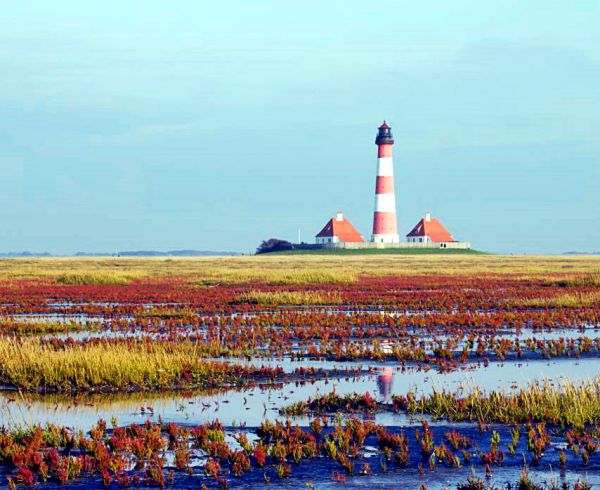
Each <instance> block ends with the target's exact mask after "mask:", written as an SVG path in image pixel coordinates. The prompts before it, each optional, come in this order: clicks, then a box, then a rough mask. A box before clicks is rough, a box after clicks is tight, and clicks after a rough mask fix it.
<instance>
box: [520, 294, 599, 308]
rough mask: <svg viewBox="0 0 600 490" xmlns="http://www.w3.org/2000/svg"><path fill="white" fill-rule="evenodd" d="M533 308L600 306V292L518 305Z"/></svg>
mask: <svg viewBox="0 0 600 490" xmlns="http://www.w3.org/2000/svg"><path fill="white" fill-rule="evenodd" d="M518 304H519V305H521V306H528V307H531V308H565V307H566V308H568V307H572V308H577V307H585V306H594V305H597V304H600V291H593V292H589V293H583V292H574V293H565V294H560V295H558V296H549V297H547V298H531V299H525V300H523V301H520V302H519V303H518Z"/></svg>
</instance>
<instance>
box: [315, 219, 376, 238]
mask: <svg viewBox="0 0 600 490" xmlns="http://www.w3.org/2000/svg"><path fill="white" fill-rule="evenodd" d="M334 236H336V237H338V238H339V240H340V242H344V243H356V242H364V241H365V240H364V238H363V236H362V235H361V234H360V233H359V232H358V231H357V230H356V228H354V226H352V223H350V221H348V219H347V218H346V217H345V216H343V217H342V220H341V221H338V220H337V218H336V217H335V216H334V217H333V218H331V219H330V220H329V221H328V222H327V223H326V224H325V226H324V227H323V229H322V230H321V231H320V232H319V233H318V234H317V237H318V238H323V237H334Z"/></svg>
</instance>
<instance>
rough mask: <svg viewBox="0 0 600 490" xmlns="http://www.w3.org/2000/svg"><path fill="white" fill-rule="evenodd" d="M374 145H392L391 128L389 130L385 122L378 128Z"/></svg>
mask: <svg viewBox="0 0 600 490" xmlns="http://www.w3.org/2000/svg"><path fill="white" fill-rule="evenodd" d="M375 144H376V145H393V144H394V135H393V134H392V128H390V127H389V126H388V125H387V123H386V122H385V121H383V124H382V125H381V126H379V133H377V138H375Z"/></svg>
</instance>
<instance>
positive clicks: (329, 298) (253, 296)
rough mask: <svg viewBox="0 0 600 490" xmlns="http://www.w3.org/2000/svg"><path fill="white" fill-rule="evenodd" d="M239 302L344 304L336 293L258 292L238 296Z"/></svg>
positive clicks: (253, 291)
mask: <svg viewBox="0 0 600 490" xmlns="http://www.w3.org/2000/svg"><path fill="white" fill-rule="evenodd" d="M237 301H239V302H242V303H254V304H261V305H274V306H278V305H337V304H340V303H341V302H342V297H341V295H340V293H338V292H334V291H257V290H251V291H248V292H247V293H244V294H241V295H240V296H238V298H237Z"/></svg>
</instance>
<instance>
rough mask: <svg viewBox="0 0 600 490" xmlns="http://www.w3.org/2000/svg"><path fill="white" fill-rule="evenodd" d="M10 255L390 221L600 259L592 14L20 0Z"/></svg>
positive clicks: (382, 4) (8, 117)
mask: <svg viewBox="0 0 600 490" xmlns="http://www.w3.org/2000/svg"><path fill="white" fill-rule="evenodd" d="M2 10H3V12H2V15H1V16H0V67H1V68H0V70H1V76H0V251H9V250H13V251H16V250H35V251H42V250H48V251H51V252H54V253H72V252H76V251H78V250H85V251H98V252H100V251H103V252H104V251H116V250H137V249H158V250H169V249H175V248H193V249H202V250H205V249H209V250H235V251H251V250H253V249H254V248H255V247H256V245H257V244H258V243H259V242H260V240H262V239H263V238H268V237H271V236H276V237H282V238H287V239H295V238H296V237H297V230H298V229H299V228H300V229H301V231H302V237H303V239H304V240H306V241H312V240H313V236H314V234H315V233H317V232H318V231H319V229H320V228H321V227H322V225H323V224H324V223H325V221H326V220H327V219H328V218H329V217H331V216H332V215H333V214H334V213H335V212H336V211H337V210H338V209H341V210H343V211H344V212H345V214H346V215H347V216H348V217H349V218H350V219H351V220H352V221H353V222H354V224H355V225H356V226H357V228H358V229H359V230H360V231H361V232H362V233H363V234H364V235H365V236H367V235H369V234H370V228H371V220H372V213H373V193H374V181H375V166H376V147H375V145H374V137H375V132H376V128H377V126H378V125H379V124H380V123H381V121H382V120H383V119H384V118H385V119H387V120H388V122H390V123H391V125H392V127H393V131H394V135H395V139H396V145H395V147H394V151H395V153H394V159H395V172H396V194H397V203H398V221H399V228H400V231H401V232H402V233H407V232H408V231H409V230H410V228H411V227H412V226H413V225H414V224H415V223H416V221H417V220H418V219H419V218H420V216H421V215H422V214H423V213H424V212H425V211H426V210H431V212H432V213H433V215H434V216H437V217H439V218H441V219H442V220H443V222H444V223H445V224H446V225H447V227H448V228H449V229H450V231H451V232H452V233H453V234H454V236H455V237H456V238H458V239H464V240H470V241H471V242H472V243H473V244H474V246H475V247H477V248H479V249H483V250H489V251H495V252H511V253H522V252H526V253H559V252H563V251H567V250H581V251H592V250H600V129H599V128H600V2H598V1H578V0H572V1H568V2H567V1H549V0H545V1H538V0H528V1H526V2H523V1H522V0H515V1H512V0H506V1H500V0H494V1H491V0H490V1H481V0H473V1H461V0H456V1H452V2H444V1H441V0H440V1H432V0H423V1H419V2H412V1H411V2H409V1H398V0H396V1H385V0H381V1H378V2H366V1H361V2H358V1H330V2H322V1H314V2H313V1H305V2H293V3H292V2H281V1H278V2H277V1H272V2H264V1H255V2H246V1H234V0H231V1H228V2H198V1H183V0H180V1H173V2H164V1H149V0H144V1H136V0H128V1H127V2H121V1H119V2H117V1H112V0H106V1H103V2H81V1H66V0H55V1H50V0H47V1H28V2H9V3H7V5H3V7H2Z"/></svg>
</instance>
